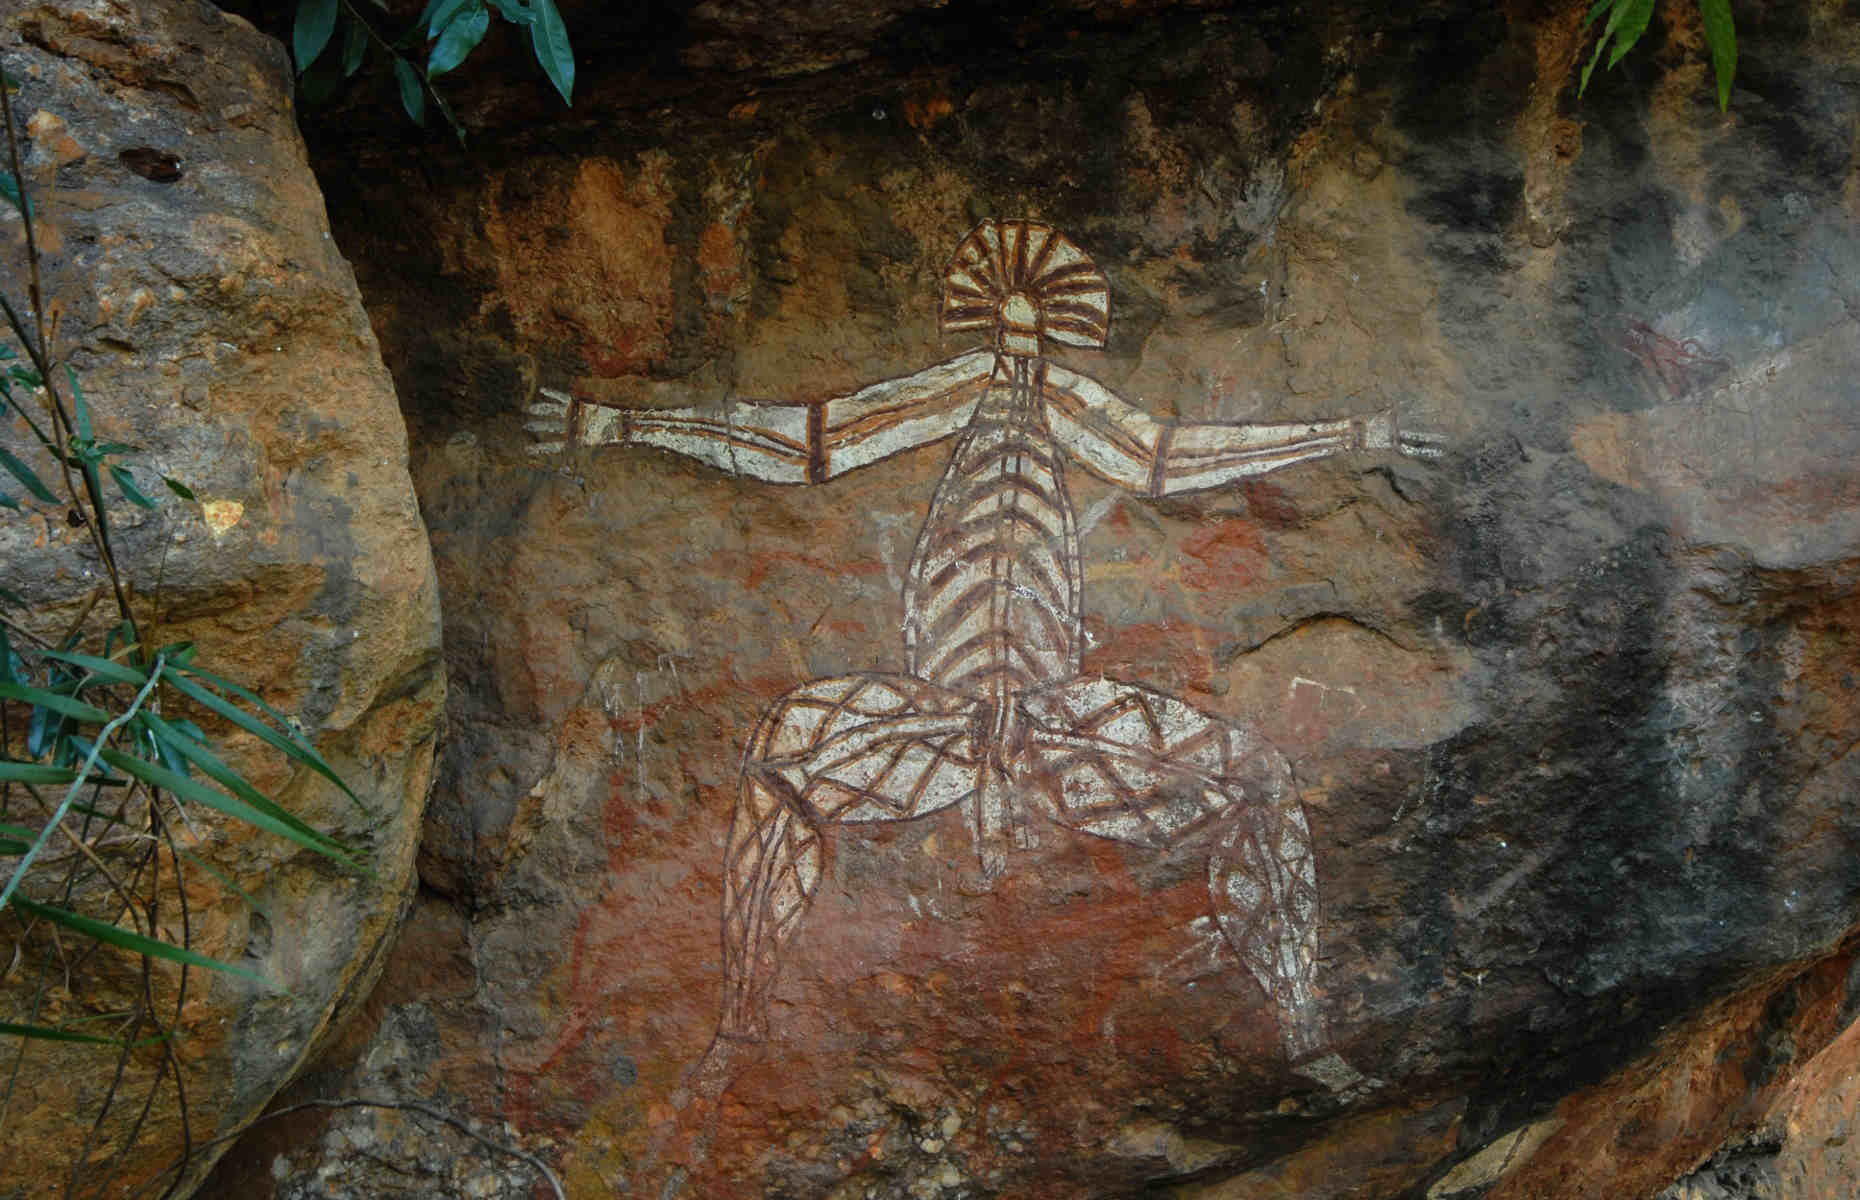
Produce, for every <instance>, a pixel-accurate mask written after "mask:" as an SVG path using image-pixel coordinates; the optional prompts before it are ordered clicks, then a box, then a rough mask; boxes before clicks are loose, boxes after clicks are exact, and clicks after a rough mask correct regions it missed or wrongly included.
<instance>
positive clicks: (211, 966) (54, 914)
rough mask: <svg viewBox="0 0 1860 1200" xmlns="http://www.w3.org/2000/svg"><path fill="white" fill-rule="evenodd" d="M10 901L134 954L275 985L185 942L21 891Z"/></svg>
mask: <svg viewBox="0 0 1860 1200" xmlns="http://www.w3.org/2000/svg"><path fill="white" fill-rule="evenodd" d="M10 903H11V906H12V907H14V908H17V909H20V910H22V911H24V912H29V913H31V914H32V915H33V916H35V917H43V918H45V919H46V920H47V921H50V922H52V923H53V924H55V925H63V926H64V927H65V928H66V929H70V930H72V931H74V932H76V933H81V934H83V935H84V936H85V937H87V938H91V939H92V940H94V941H99V942H104V943H106V944H108V945H111V946H116V947H119V948H121V949H124V950H127V951H129V952H130V953H131V954H146V955H148V956H149V957H150V958H162V959H166V960H168V961H169V962H176V963H185V964H187V965H188V966H194V967H206V968H207V969H208V970H212V971H224V972H226V973H227V974H228V975H239V976H242V977H244V978H246V979H250V980H251V981H252V982H254V983H257V984H262V985H263V986H265V987H270V986H271V982H270V980H268V979H266V978H265V977H264V976H262V975H255V974H253V973H252V972H251V971H247V970H245V969H244V968H243V967H235V966H233V965H232V964H231V963H225V962H221V961H220V960H219V959H217V958H208V957H207V956H206V955H204V954H201V953H199V952H198V951H194V950H189V949H187V948H186V947H184V946H176V945H172V944H170V943H168V942H160V941H156V940H155V939H154V938H150V937H144V936H142V935H141V934H139V933H133V932H131V931H130V930H127V929H120V928H118V927H117V926H115V925H111V924H108V923H106V922H103V921H98V920H93V919H92V918H90V917H85V916H80V915H78V914H77V913H74V912H66V911H65V910H64V909H62V908H53V907H52V906H51V905H49V904H40V903H37V902H36V901H33V900H28V899H26V898H25V897H24V896H20V895H17V894H15V895H14V897H13V899H12V901H11V902H10Z"/></svg>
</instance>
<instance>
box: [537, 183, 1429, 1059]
mask: <svg viewBox="0 0 1860 1200" xmlns="http://www.w3.org/2000/svg"><path fill="white" fill-rule="evenodd" d="M1109 319H1110V310H1109V289H1108V286H1107V283H1106V280H1105V276H1104V274H1103V272H1101V271H1100V270H1099V269H1098V267H1097V266H1096V265H1095V264H1093V263H1092V261H1091V260H1090V259H1089V258H1088V257H1086V255H1085V254H1084V253H1083V252H1082V251H1081V250H1080V249H1079V248H1078V247H1077V246H1075V245H1074V244H1073V243H1072V242H1071V241H1070V240H1068V239H1067V238H1066V237H1064V236H1063V235H1061V234H1060V233H1059V232H1057V231H1056V230H1055V229H1053V228H1052V227H1051V226H1049V225H1046V224H1043V223H1040V222H1037V221H1028V220H1012V221H994V220H990V221H984V222H982V224H981V225H979V226H978V227H977V228H976V229H975V230H974V231H973V232H971V233H970V234H969V235H968V237H967V238H965V239H964V240H963V242H962V244H961V246H960V247H958V249H957V251H956V254H955V256H954V258H953V259H952V260H951V262H950V264H949V267H948V269H947V270H946V272H945V275H944V284H943V295H942V306H941V311H940V318H939V324H940V327H941V328H942V329H943V330H944V331H945V332H957V333H960V332H965V331H978V332H983V333H986V334H987V335H989V337H990V344H989V345H987V346H985V347H984V348H982V349H978V350H975V351H972V352H970V353H966V354H962V355H959V356H957V357H955V358H952V359H949V360H947V361H945V362H941V363H938V364H936V365H935V366H931V367H928V368H926V369H924V370H922V371H919V372H917V373H915V374H912V375H908V376H905V377H903V378H899V379H892V380H888V381H886V382H883V383H879V384H875V385H873V386H871V387H868V388H864V389H862V390H860V391H858V392H854V393H853V394H851V395H847V396H838V397H833V398H831V399H826V400H821V401H813V402H806V403H798V404H795V403H787V404H766V403H757V404H745V405H741V406H737V407H734V408H732V409H731V410H729V411H728V412H724V413H718V412H715V411H708V410H700V409H692V408H685V409H635V408H616V407H607V406H602V405H597V404H591V403H589V402H585V401H579V400H576V399H574V398H572V397H569V396H566V395H562V394H560V393H554V392H545V393H544V396H545V399H544V400H543V401H541V402H539V403H537V404H535V405H533V406H532V407H531V409H530V418H531V420H530V426H529V428H530V429H531V431H532V432H533V433H536V434H537V435H538V436H539V438H542V439H544V440H542V441H539V443H538V444H537V445H536V446H534V447H532V449H534V450H536V451H537V452H539V453H544V454H547V453H552V452H555V451H557V450H559V449H560V448H561V446H562V445H564V444H565V443H566V442H569V441H574V442H579V443H581V444H585V445H590V446H592V445H605V444H617V445H628V446H651V447H657V448H660V449H663V450H671V451H674V452H676V453H679V454H683V455H687V456H689V457H692V458H695V459H699V460H701V461H703V462H706V463H709V464H711V465H712V466H715V467H717V468H719V469H721V470H724V471H729V472H732V473H737V474H744V475H751V476H754V477H756V478H759V479H764V480H768V481H771V482H775V483H794V484H803V483H818V482H820V481H823V480H826V479H830V478H833V477H834V476H836V475H840V474H843V473H845V472H847V471H850V470H853V469H855V468H858V467H863V466H867V465H869V464H871V463H875V462H878V461H879V460H881V459H884V458H888V457H890V456H891V455H894V454H897V453H900V452H902V451H905V450H909V449H912V448H914V447H917V446H922V445H925V444H927V443H930V442H935V441H940V440H942V439H945V438H952V437H953V438H956V439H957V440H956V448H955V452H954V453H953V454H952V455H951V457H950V462H949V466H948V468H947V469H946V470H945V472H944V474H943V479H942V482H941V483H939V484H938V485H937V489H936V493H935V495H934V496H933V497H932V498H931V501H930V509H929V513H928V514H927V516H926V517H925V519H924V523H923V526H922V528H921V530H920V532H919V534H918V537H917V544H916V548H915V551H914V553H913V555H912V559H911V564H910V569H909V573H908V577H907V581H906V583H905V586H904V595H903V601H904V649H905V660H906V664H907V668H906V672H905V673H903V674H897V673H888V672H880V671H861V672H856V673H852V674H848V675H839V676H834V677H832V678H827V679H816V680H813V681H811V682H808V683H804V684H802V685H800V686H799V687H797V688H795V689H794V690H793V691H791V692H789V693H788V694H787V695H785V696H783V697H782V698H781V699H780V700H778V701H776V703H775V704H774V706H773V707H771V708H770V709H769V710H768V712H767V713H765V714H764V715H763V717H762V719H761V721H760V723H759V724H758V725H757V727H756V730H755V732H754V733H753V734H752V735H751V737H750V739H749V742H748V745H747V747H746V750H745V753H744V756H743V767H742V776H741V782H740V789H739V793H738V797H737V802H736V811H735V816H734V819H733V822H732V827H731V830H730V837H729V843H728V849H727V851H726V854H727V860H726V863H725V869H724V896H723V959H724V977H725V985H724V987H725V995H724V1000H723V1012H722V1016H721V1018H720V1021H719V1029H718V1034H719V1038H720V1040H729V1041H743V1040H751V1041H753V1040H758V1039H760V1038H762V1037H763V1036H764V1035H765V1034H766V1031H767V1021H768V1010H769V998H770V991H771V989H772V987H773V985H774V983H775V979H776V975H777V971H778V969H779V965H780V958H781V954H782V949H783V947H784V946H785V945H786V944H787V943H788V942H789V940H790V939H791V938H792V937H793V936H794V935H795V933H796V931H797V930H798V929H799V928H800V926H801V923H802V918H803V916H804V914H805V913H806V911H807V909H808V906H809V903H810V902H811V901H812V899H813V897H814V894H815V892H816V890H817V889H818V887H819V885H820V880H821V873H822V853H823V838H824V835H825V832H826V830H827V829H828V828H829V827H830V826H834V825H854V824H859V823H865V822H880V821H908V820H912V819H915V818H919V817H925V816H928V815H929V814H931V813H936V812H940V811H942V810H944V809H947V808H950V807H952V806H955V807H958V808H960V809H961V810H962V812H963V815H964V817H965V820H966V822H967V823H968V825H969V827H970V828H971V829H972V830H973V833H974V836H975V842H976V846H977V848H978V851H979V855H980V860H981V869H982V874H983V876H984V877H985V878H989V879H992V878H994V877H996V876H998V875H1000V874H1001V873H1002V872H1003V871H1004V870H1006V869H1007V865H1008V863H1009V860H1010V855H1011V853H1012V851H1013V850H1014V849H1015V848H1017V847H1026V846H1029V845H1031V844H1033V842H1034V841H1035V839H1036V836H1037V829H1038V822H1039V821H1041V820H1044V821H1050V822H1052V823H1054V824H1056V825H1059V826H1062V827H1065V828H1068V829H1073V830H1078V831H1080V832H1083V833H1087V834H1092V835H1095V836H1097V837H1102V838H1107V839H1110V840H1112V841H1116V842H1122V843H1126V844H1130V845H1136V846H1143V847H1149V848H1155V849H1161V848H1163V847H1168V846H1173V845H1177V844H1180V843H1183V842H1185V841H1188V840H1190V839H1193V840H1194V841H1195V842H1196V843H1197V844H1200V845H1205V846H1207V847H1208V851H1209V859H1208V886H1209V896H1210V905H1211V907H1210V914H1209V915H1210V917H1211V918H1212V920H1211V921H1210V920H1204V921H1200V922H1197V925H1198V926H1200V931H1199V932H1200V933H1201V934H1202V935H1203V936H1217V937H1218V938H1220V939H1223V940H1224V942H1225V944H1226V945H1227V946H1229V947H1231V949H1232V950H1233V952H1234V953H1235V954H1237V955H1238V956H1239V959H1240V961H1241V963H1242V964H1244V965H1245V967H1246V969H1247V971H1248V972H1249V973H1250V974H1251V975H1252V977H1253V978H1254V979H1255V980H1256V981H1257V982H1258V983H1259V985H1260V987H1261V988H1262V989H1263V990H1264V991H1265V993H1266V995H1267V997H1268V998H1269V999H1270V1000H1271V1001H1272V1004H1273V1006H1274V1009H1275V1011H1276V1013H1277V1016H1278V1020H1279V1026H1280V1033H1281V1036H1282V1040H1283V1044H1284V1046H1285V1049H1286V1052H1287V1054H1288V1055H1289V1056H1290V1058H1291V1059H1293V1060H1294V1061H1301V1060H1305V1059H1308V1058H1311V1057H1312V1056H1313V1055H1314V1054H1315V1053H1316V1052H1318V1051H1320V1050H1321V1049H1323V1047H1324V1045H1325V1042H1326V1035H1325V1032H1324V1024H1323V1020H1322V1017H1321V1015H1320V1012H1319V1006H1318V996H1317V992H1316V988H1315V981H1314V976H1315V973H1316V967H1317V957H1318V956H1317V938H1318V886H1317V873H1316V869H1315V865H1314V861H1313V855H1312V849H1311V838H1310V833H1309V830H1308V827H1307V824H1306V821H1305V815H1304V811H1303V808H1302V806H1301V805H1300V803H1299V800H1298V797H1297V794H1296V792H1295V790H1294V788H1293V783H1292V776H1291V770H1290V768H1289V767H1288V765H1287V763H1286V761H1285V758H1284V756H1283V755H1281V754H1280V753H1279V752H1278V751H1277V750H1275V749H1274V748H1273V747H1272V746H1270V745H1268V744H1267V743H1266V742H1265V741H1264V740H1263V739H1262V738H1261V737H1260V735H1259V734H1258V733H1257V732H1255V731H1254V730H1252V729H1250V728H1247V727H1246V726H1243V725H1237V724H1233V723H1231V722H1228V721H1226V720H1223V719H1222V718H1220V717H1217V716H1213V715H1210V714H1207V713H1203V712H1200V711H1198V710H1196V709H1195V708H1193V707H1191V706H1190V705H1188V704H1186V703H1184V702H1182V701H1180V700H1177V699H1175V698H1173V697H1170V696H1167V695H1164V694H1163V693H1161V692H1158V691H1156V690H1154V689H1151V688H1147V687H1143V686H1141V685H1138V684H1132V683H1124V682H1118V681H1114V680H1109V679H1105V678H1101V677H1097V676H1092V677H1085V676H1082V675H1081V674H1080V651H1081V647H1082V640H1083V639H1082V636H1081V631H1080V614H1081V595H1080V591H1081V578H1082V570H1081V559H1080V551H1079V537H1078V529H1077V524H1076V521H1075V518H1074V515H1073V509H1072V504H1071V500H1070V498H1069V497H1068V495H1067V491H1066V484H1065V469H1066V466H1067V460H1068V459H1070V460H1071V462H1072V463H1074V464H1076V465H1077V466H1079V467H1081V468H1083V469H1084V470H1086V471H1088V472H1090V473H1091V474H1093V475H1096V476H1098V477H1100V478H1102V479H1105V480H1107V481H1109V482H1111V483H1113V484H1116V485H1118V486H1120V487H1123V488H1126V489H1128V490H1130V491H1132V492H1135V493H1137V494H1139V495H1144V496H1166V495H1173V494H1177V493H1182V492H1191V491H1198V490H1202V489H1206V488H1215V487H1220V486H1223V485H1227V484H1231V483H1233V482H1235V481H1237V480H1241V479H1246V478H1250V477H1253V476H1257V475H1261V474H1264V473H1266V472H1268V471H1275V470H1279V469H1281V468H1284V467H1289V466H1292V465H1294V464H1296V463H1301V462H1306V461H1309V460H1312V459H1317V458H1323V457H1326V456H1329V455H1335V454H1340V453H1345V452H1350V451H1393V452H1396V453H1401V454H1409V455H1419V456H1434V455H1437V454H1438V453H1439V441H1440V439H1438V438H1437V437H1434V436H1432V435H1428V434H1420V433H1415V432H1412V431H1408V430H1403V429H1400V428H1399V427H1398V425H1397V422H1396V420H1395V416H1394V414H1393V413H1392V412H1381V413H1377V414H1373V415H1369V416H1363V417H1346V418H1341V419H1337V420H1329V421H1317V422H1293V423H1287V424H1236V423H1208V424H1186V423H1178V422H1173V421H1159V420H1157V419H1156V418H1154V417H1152V416H1150V415H1149V414H1148V413H1146V412H1143V411H1142V410H1140V409H1137V408H1135V407H1133V406H1132V405H1130V404H1128V403H1126V402H1125V401H1123V400H1122V399H1120V398H1118V397H1117V396H1116V395H1114V394H1113V393H1112V392H1110V391H1109V390H1108V389H1106V388H1105V387H1103V386H1102V385H1100V384H1098V383H1096V382H1095V381H1093V380H1092V379H1090V378H1087V377H1086V376H1084V375H1081V374H1078V373H1075V372H1073V371H1069V370H1066V369H1065V368H1063V367H1061V366H1059V365H1057V364H1056V363H1052V362H1049V361H1048V360H1047V359H1046V358H1045V356H1044V348H1045V346H1046V344H1047V343H1049V342H1057V343H1063V344H1067V345H1072V346H1083V347H1093V348H1096V347H1102V346H1103V345H1104V342H1105V337H1106V334H1107V332H1108V329H1109ZM1216 930H1218V934H1215V933H1214V932H1213V931H1216Z"/></svg>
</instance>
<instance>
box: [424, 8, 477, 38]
mask: <svg viewBox="0 0 1860 1200" xmlns="http://www.w3.org/2000/svg"><path fill="white" fill-rule="evenodd" d="M475 2H476V0H436V2H435V3H433V4H429V5H427V6H426V11H425V12H424V13H422V14H421V19H420V24H422V25H424V26H426V36H427V37H428V38H436V37H438V36H439V31H440V30H442V29H444V28H445V27H446V26H448V25H450V24H452V18H454V17H456V16H458V15H459V11H460V10H461V9H463V8H464V7H465V6H466V5H467V4H472V3H475Z"/></svg>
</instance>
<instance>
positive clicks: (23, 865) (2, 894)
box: [0, 87, 167, 908]
mask: <svg viewBox="0 0 1860 1200" xmlns="http://www.w3.org/2000/svg"><path fill="white" fill-rule="evenodd" d="M5 91H6V88H4V87H0V93H4V92H5ZM166 663H167V656H166V655H162V654H157V655H156V656H155V669H154V670H152V671H150V672H149V678H148V682H147V683H145V684H143V685H142V690H141V691H139V692H137V693H136V698H135V700H134V701H132V702H131V703H130V705H129V707H128V708H127V709H125V710H124V711H123V712H122V713H121V714H120V715H118V716H117V717H116V718H115V719H114V720H112V721H111V722H110V723H109V724H108V725H105V726H104V727H103V729H102V730H101V731H100V732H99V733H98V734H97V740H96V741H94V742H92V743H91V744H90V755H89V756H88V757H86V758H85V759H84V768H83V769H82V770H81V771H79V772H78V777H77V778H76V779H73V780H72V781H71V786H70V787H69V788H67V789H66V790H65V798H64V799H63V800H60V801H59V802H58V811H57V812H56V813H54V814H53V815H52V820H51V825H48V826H47V827H46V828H45V829H44V830H43V831H41V832H40V834H39V836H38V838H36V839H35V840H34V841H33V843H32V847H31V848H30V849H29V850H27V851H26V856H25V857H24V858H22V859H20V860H19V866H17V867H15V868H14V869H13V878H11V879H9V880H7V882H6V888H5V890H4V891H0V908H5V907H6V902H7V901H8V900H11V899H12V898H13V892H14V891H15V890H16V889H17V888H18V887H19V883H20V880H22V879H24V878H25V877H26V871H27V869H28V868H29V867H31V866H32V860H33V859H35V858H37V857H39V851H40V850H42V849H44V848H45V843H46V842H47V841H49V840H50V836H49V835H50V834H51V826H52V825H57V824H58V823H59V822H61V821H63V820H64V819H65V815H66V814H67V813H69V812H70V811H71V805H72V804H73V802H75V801H76V800H77V794H78V789H79V788H81V787H83V786H84V780H85V778H86V777H87V776H89V774H90V772H91V769H92V768H93V767H95V766H96V765H97V756H98V755H99V754H101V753H103V744H104V743H105V742H107V741H109V740H110V735H111V734H113V733H115V732H116V731H117V730H118V729H121V728H122V727H123V724H124V723H125V722H126V721H128V720H129V719H130V718H131V717H133V716H135V715H136V710H137V709H139V708H141V707H142V702H143V701H144V700H146V699H148V697H149V693H150V692H152V691H154V690H155V685H156V684H157V683H159V682H160V681H161V672H162V667H163V666H165V665H166Z"/></svg>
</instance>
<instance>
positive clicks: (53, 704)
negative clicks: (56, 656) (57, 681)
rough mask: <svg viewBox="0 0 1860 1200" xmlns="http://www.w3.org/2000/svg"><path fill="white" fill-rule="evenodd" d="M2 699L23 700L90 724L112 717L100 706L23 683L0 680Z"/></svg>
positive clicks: (100, 723)
mask: <svg viewBox="0 0 1860 1200" xmlns="http://www.w3.org/2000/svg"><path fill="white" fill-rule="evenodd" d="M0 700H23V701H25V702H26V703H27V704H30V705H32V706H33V707H35V708H43V709H47V710H49V711H51V712H55V713H61V714H63V715H64V716H67V717H72V718H75V719H76V720H79V721H83V722H85V723H86V724H89V725H102V724H105V723H107V722H108V721H109V719H110V714H109V713H107V712H104V711H103V710H102V709H100V708H92V707H91V706H90V705H88V704H86V703H84V702H83V701H82V700H74V699H72V698H71V697H70V696H61V695H59V694H58V693H57V692H48V691H46V690H45V689H44V688H36V687H27V686H26V685H25V684H23V683H10V682H7V681H5V680H0Z"/></svg>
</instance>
